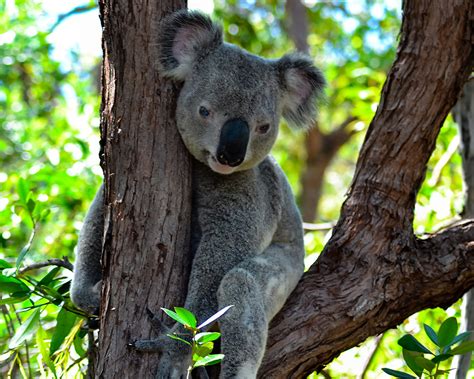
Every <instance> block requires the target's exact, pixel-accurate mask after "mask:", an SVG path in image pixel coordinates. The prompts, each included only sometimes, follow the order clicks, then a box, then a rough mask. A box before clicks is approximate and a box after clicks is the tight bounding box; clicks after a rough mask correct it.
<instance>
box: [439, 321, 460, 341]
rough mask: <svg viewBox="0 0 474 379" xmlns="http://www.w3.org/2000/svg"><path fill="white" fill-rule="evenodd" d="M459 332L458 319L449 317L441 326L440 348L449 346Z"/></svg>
mask: <svg viewBox="0 0 474 379" xmlns="http://www.w3.org/2000/svg"><path fill="white" fill-rule="evenodd" d="M457 332H458V321H457V320H456V317H449V318H447V319H446V320H444V322H443V323H442V324H441V326H440V327H439V330H438V341H439V346H441V347H443V346H447V345H449V344H450V343H451V342H452V341H453V339H454V337H456V334H457Z"/></svg>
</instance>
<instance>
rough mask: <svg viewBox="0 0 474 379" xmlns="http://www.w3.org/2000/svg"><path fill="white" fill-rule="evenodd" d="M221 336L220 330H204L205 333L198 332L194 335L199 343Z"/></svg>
mask: <svg viewBox="0 0 474 379" xmlns="http://www.w3.org/2000/svg"><path fill="white" fill-rule="evenodd" d="M220 336H221V334H220V333H218V332H203V333H198V334H196V335H195V336H194V340H195V341H196V342H197V343H206V342H210V341H215V340H216V339H218V338H219V337H220Z"/></svg>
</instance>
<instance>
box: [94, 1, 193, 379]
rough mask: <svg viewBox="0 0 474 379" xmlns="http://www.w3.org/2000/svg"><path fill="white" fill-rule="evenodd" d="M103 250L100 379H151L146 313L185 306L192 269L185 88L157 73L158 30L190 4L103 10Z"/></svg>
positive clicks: (111, 5) (103, 4) (121, 4)
mask: <svg viewBox="0 0 474 379" xmlns="http://www.w3.org/2000/svg"><path fill="white" fill-rule="evenodd" d="M99 4H100V13H101V20H102V26H103V40H102V46H103V52H104V62H103V72H102V80H103V86H102V109H101V133H102V143H103V148H104V152H105V160H104V162H103V166H104V169H105V184H106V187H105V188H106V191H105V192H106V193H105V204H106V205H107V210H106V215H105V220H106V222H105V225H106V232H105V236H106V238H105V241H104V259H103V266H104V285H103V290H102V304H101V324H100V333H99V357H98V367H97V372H96V377H100V378H130V377H135V378H152V377H153V372H154V370H155V366H156V362H157V359H156V356H155V355H152V354H140V353H137V352H135V351H134V350H133V349H130V348H128V347H127V344H128V343H129V342H131V341H132V340H135V339H139V338H149V337H151V335H152V334H151V330H150V324H149V322H148V320H147V316H146V308H147V307H148V308H150V309H151V310H153V311H156V312H158V311H159V307H161V306H165V307H166V306H171V305H179V304H183V303H184V294H185V293H186V285H187V277H188V273H189V268H190V262H191V259H190V256H189V231H190V222H189V221H190V209H191V207H190V202H191V196H190V193H191V183H190V177H191V175H190V168H191V162H190V158H189V156H188V153H187V152H186V150H185V148H184V146H183V145H182V142H181V139H180V137H179V135H178V132H177V129H176V126H175V119H174V110H175V99H176V95H177V88H175V87H174V86H173V85H172V84H171V83H170V82H168V81H165V80H163V79H161V78H160V77H159V76H158V75H157V72H156V70H155V69H154V62H155V61H156V60H155V59H154V56H155V55H154V54H153V51H152V49H153V46H154V41H155V39H156V34H157V30H156V26H157V23H158V21H159V20H160V19H161V18H162V17H163V16H164V15H166V14H168V13H170V12H172V11H175V10H177V9H179V8H183V7H185V6H186V1H185V0H166V1H160V2H142V1H139V0H101V1H100V2H99Z"/></svg>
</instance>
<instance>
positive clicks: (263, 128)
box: [257, 124, 270, 134]
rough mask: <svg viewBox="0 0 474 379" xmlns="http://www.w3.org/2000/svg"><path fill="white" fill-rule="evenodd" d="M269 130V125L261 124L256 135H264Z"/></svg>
mask: <svg viewBox="0 0 474 379" xmlns="http://www.w3.org/2000/svg"><path fill="white" fill-rule="evenodd" d="M269 130H270V124H262V125H259V126H257V133H260V134H265V133H266V132H268V131H269Z"/></svg>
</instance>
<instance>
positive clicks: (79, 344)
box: [72, 333, 87, 357]
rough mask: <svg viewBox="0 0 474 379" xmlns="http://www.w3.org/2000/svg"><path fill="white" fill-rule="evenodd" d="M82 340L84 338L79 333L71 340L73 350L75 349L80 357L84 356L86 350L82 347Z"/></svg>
mask: <svg viewBox="0 0 474 379" xmlns="http://www.w3.org/2000/svg"><path fill="white" fill-rule="evenodd" d="M83 342H84V338H81V336H80V335H79V333H77V334H76V335H75V336H74V340H73V341H72V343H73V345H74V350H76V353H77V355H79V356H80V357H85V355H86V354H87V350H86V349H84V346H83Z"/></svg>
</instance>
